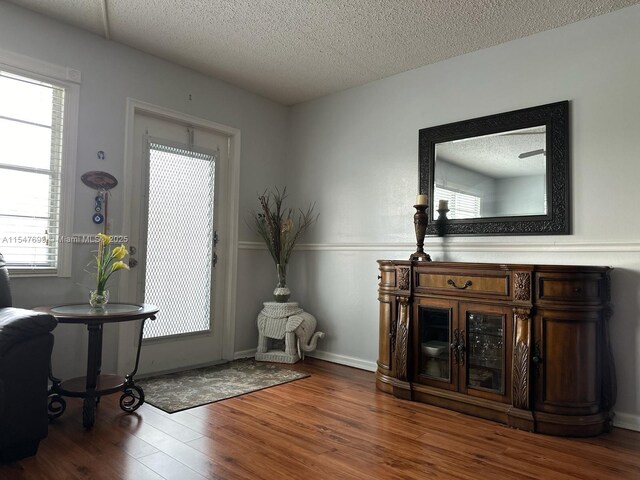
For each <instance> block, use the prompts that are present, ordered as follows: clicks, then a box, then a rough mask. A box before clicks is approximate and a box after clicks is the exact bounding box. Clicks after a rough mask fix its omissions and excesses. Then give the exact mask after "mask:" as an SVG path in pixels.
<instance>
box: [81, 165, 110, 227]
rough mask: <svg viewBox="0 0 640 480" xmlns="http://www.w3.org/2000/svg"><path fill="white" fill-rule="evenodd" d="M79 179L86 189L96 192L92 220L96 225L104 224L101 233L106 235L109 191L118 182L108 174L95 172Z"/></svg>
mask: <svg viewBox="0 0 640 480" xmlns="http://www.w3.org/2000/svg"><path fill="white" fill-rule="evenodd" d="M80 179H81V180H82V183H84V184H85V185H86V186H87V187H89V188H93V189H94V190H98V195H96V197H95V204H94V207H93V210H94V213H93V217H92V220H93V223H95V224H96V225H100V224H104V226H103V229H102V231H103V233H105V234H106V233H107V212H108V205H109V190H111V189H112V188H113V187H115V186H116V185H118V180H116V177H114V176H113V175H111V174H110V173H107V172H97V171H91V172H87V173H83V174H82V176H81V177H80Z"/></svg>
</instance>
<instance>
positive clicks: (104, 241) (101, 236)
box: [98, 233, 111, 247]
mask: <svg viewBox="0 0 640 480" xmlns="http://www.w3.org/2000/svg"><path fill="white" fill-rule="evenodd" d="M98 241H99V242H100V243H102V244H103V245H104V246H105V247H106V246H107V245H109V244H110V243H111V237H110V236H109V235H105V234H104V233H99V234H98Z"/></svg>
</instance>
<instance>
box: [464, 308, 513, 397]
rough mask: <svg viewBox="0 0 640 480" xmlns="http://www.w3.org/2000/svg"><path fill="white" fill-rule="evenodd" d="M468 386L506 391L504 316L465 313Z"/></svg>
mask: <svg viewBox="0 0 640 480" xmlns="http://www.w3.org/2000/svg"><path fill="white" fill-rule="evenodd" d="M466 325H467V346H466V351H467V387H468V388H477V389H482V390H488V391H491V392H496V393H499V394H500V395H504V393H505V385H504V379H505V350H504V349H505V345H504V338H505V335H504V316H503V315H496V314H487V313H477V312H470V311H467V312H466Z"/></svg>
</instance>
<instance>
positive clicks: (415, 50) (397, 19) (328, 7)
mask: <svg viewBox="0 0 640 480" xmlns="http://www.w3.org/2000/svg"><path fill="white" fill-rule="evenodd" d="M9 1H11V3H14V4H16V5H20V6H23V7H25V8H28V9H31V10H34V11H36V12H40V13H42V14H44V15H47V16H50V17H54V18H56V19H59V20H61V21H63V22H67V23H70V24H72V25H76V26H78V27H80V28H83V29H86V30H89V31H91V32H94V33H96V34H98V35H101V36H104V37H106V38H109V39H111V40H113V41H116V42H120V43H123V44H125V45H129V46H131V47H134V48H137V49H139V50H142V51H145V52H148V53H151V54H153V55H156V56H158V57H161V58H165V59H167V60H170V61H172V62H175V63H178V64H180V65H184V66H187V67H190V68H193V69H195V70H198V71H200V72H203V73H206V74H209V75H211V76H213V77H216V78H219V79H221V80H225V81H227V82H229V83H232V84H235V85H238V86H240V87H243V88H245V89H247V90H249V91H252V92H255V93H257V94H260V95H263V96H265V97H267V98H270V99H273V100H275V101H277V102H280V103H283V104H286V105H292V104H295V103H299V102H303V101H306V100H310V99H313V98H316V97H320V96H322V95H326V94H328V93H332V92H336V91H339V90H344V89H346V88H349V87H353V86H356V85H362V84H364V83H367V82H370V81H373V80H377V79H380V78H384V77H387V76H389V75H393V74H396V73H400V72H403V71H406V70H411V69H414V68H417V67H421V66H423V65H427V64H430V63H434V62H438V61H440V60H444V59H446V58H451V57H454V56H457V55H461V54H463V53H468V52H472V51H475V50H479V49H482V48H486V47H489V46H492V45H497V44H499V43H503V42H507V41H509V40H514V39H516V38H521V37H525V36H527V35H531V34H533V33H537V32H541V31H544V30H549V29H552V28H556V27H559V26H561V25H566V24H569V23H572V22H576V21H579V20H582V19H585V18H589V17H593V16H596V15H601V14H604V13H607V12H611V11H614V10H617V9H619V8H622V7H625V6H628V5H633V4H636V3H639V2H640V0H53V1H52V0H9ZM105 12H106V15H105Z"/></svg>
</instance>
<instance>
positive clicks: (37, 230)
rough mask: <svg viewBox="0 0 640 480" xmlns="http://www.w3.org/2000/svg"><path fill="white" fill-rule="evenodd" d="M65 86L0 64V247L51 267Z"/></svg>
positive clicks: (9, 257)
mask: <svg viewBox="0 0 640 480" xmlns="http://www.w3.org/2000/svg"><path fill="white" fill-rule="evenodd" d="M64 106H65V88H64V87H61V86H56V85H54V84H52V83H47V82H45V81H41V80H38V79H35V78H29V77H27V76H22V75H16V74H14V73H11V72H7V71H3V70H0V185H1V188H0V252H2V254H3V255H4V258H5V260H6V261H7V263H8V265H9V267H18V268H24V269H57V267H58V245H59V236H60V200H61V196H60V193H61V171H62V158H63V127H64V115H65V112H64Z"/></svg>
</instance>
